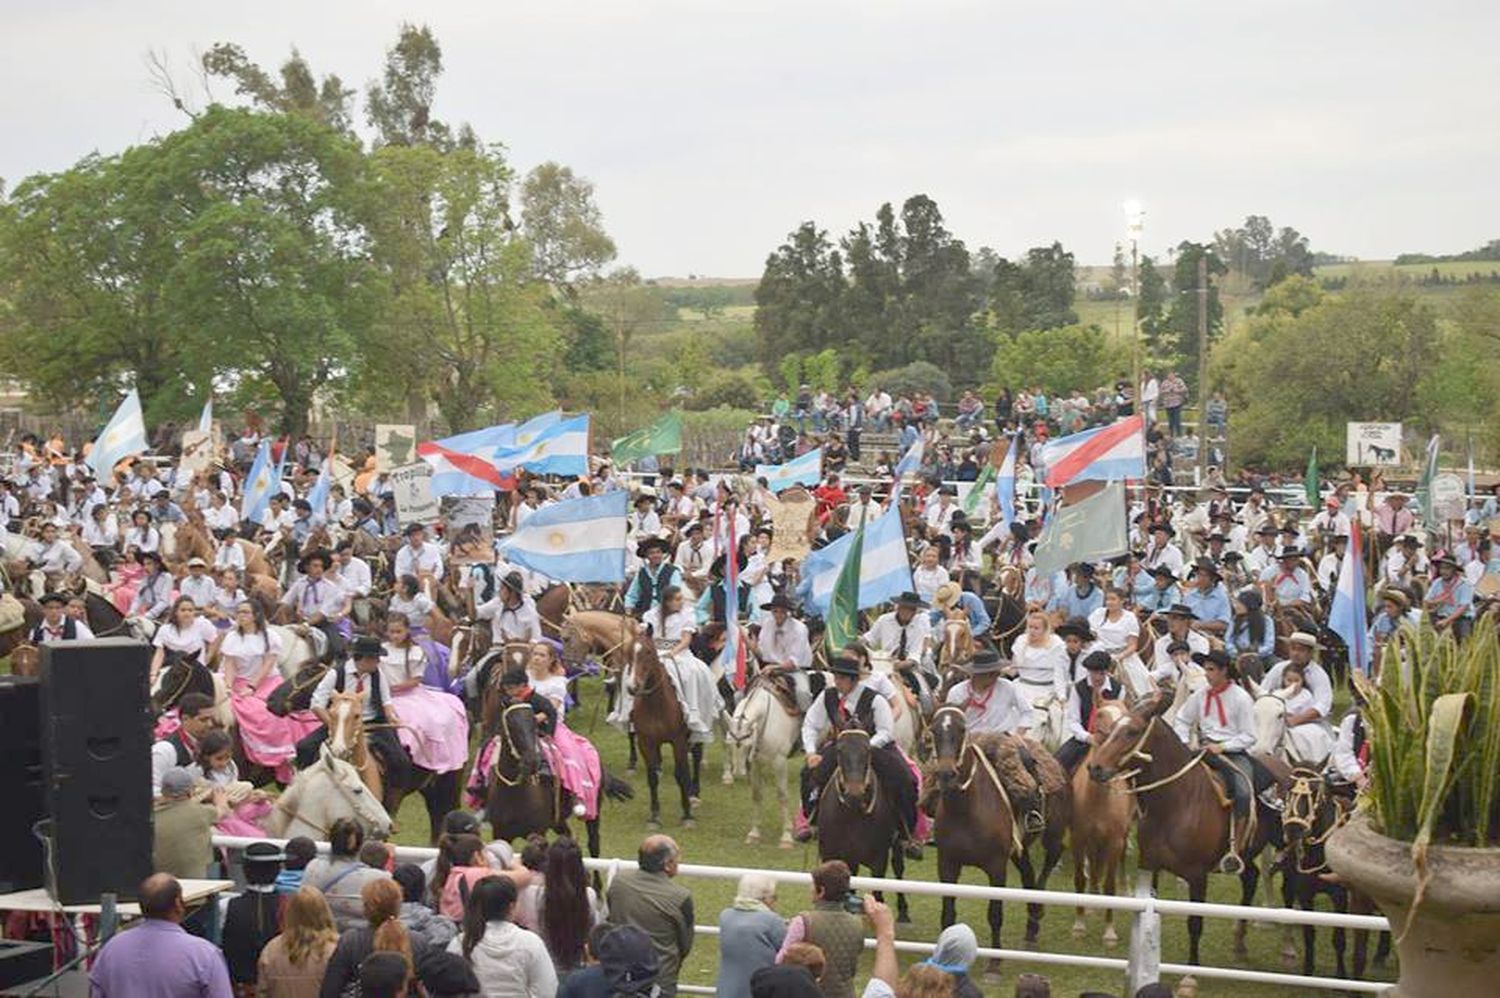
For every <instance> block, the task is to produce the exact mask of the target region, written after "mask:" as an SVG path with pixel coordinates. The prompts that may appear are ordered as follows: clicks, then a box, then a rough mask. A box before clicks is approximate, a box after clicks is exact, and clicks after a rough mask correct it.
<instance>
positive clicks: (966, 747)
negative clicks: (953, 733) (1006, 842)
mask: <svg viewBox="0 0 1500 998" xmlns="http://www.w3.org/2000/svg"><path fill="white" fill-rule="evenodd" d="M948 710H951V711H956V712H957V713H958V714H960V715H962V714H963V708H961V707H958V706H957V705H954V704H947V705H945V706H942V707H939V708H938V709H937V710H936V711H934V712H933V715H932V720H931V721H929V722H928V728H927V730H928V732H929V734H930V733H931V731H932V723H933V722H935V721H936V720H937V718H938V715H939V714H941V713H943V712H944V711H948ZM965 755H972V756H973V757H974V759H975V764H974V765H971V766H970V767H969V777H968V779H966V780H964V781H963V782H961V783H960V784H959V785H958V791H959V793H968V792H969V788H970V787H972V786H973V785H974V781H975V780H976V779H977V778H978V777H979V771H980V769H981V768H983V770H984V773H985V775H986V776H988V777H989V779H990V783H992V784H994V787H995V792H996V793H998V794H999V795H1000V803H1001V804H1003V805H1005V809H1006V811H1008V812H1010V815H1011V823H1010V837H1011V841H1012V843H1014V844H1015V846H1016V849H1017V850H1021V849H1024V848H1025V843H1024V842H1023V841H1022V838H1021V831H1020V828H1019V824H1020V823H1019V822H1017V821H1016V820H1015V813H1016V808H1015V805H1014V804H1012V803H1011V799H1010V794H1008V793H1006V791H1005V783H1004V781H1002V780H1001V779H1000V774H999V773H998V772H996V771H995V765H994V763H992V762H990V759H989V756H987V755H985V754H984V753H983V752H982V751H980V750H979V747H978V746H977V745H975V744H974V743H973V742H971V741H969V729H968V726H967V723H966V724H965V726H964V738H963V741H962V742H960V743H959V746H958V752H957V754H956V756H955V768H957V766H959V765H962V764H963V760H964V756H965ZM1037 789H1038V790H1039V791H1040V790H1041V784H1040V782H1038V784H1037Z"/></svg>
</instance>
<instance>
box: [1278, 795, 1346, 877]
mask: <svg viewBox="0 0 1500 998" xmlns="http://www.w3.org/2000/svg"><path fill="white" fill-rule="evenodd" d="M1327 796H1328V789H1327V786H1326V785H1325V783H1324V781H1323V777H1322V775H1320V774H1318V773H1315V772H1313V771H1312V770H1309V769H1294V770H1292V785H1291V788H1290V789H1289V790H1287V792H1286V802H1285V805H1284V806H1283V808H1282V814H1281V823H1282V825H1283V826H1286V825H1294V826H1296V827H1299V828H1301V829H1302V830H1303V833H1302V838H1301V840H1300V841H1301V842H1302V843H1303V844H1304V845H1305V846H1308V847H1317V846H1321V845H1323V843H1325V842H1327V841H1328V839H1329V837H1330V836H1332V835H1333V833H1334V832H1336V831H1338V830H1339V829H1340V828H1342V827H1344V825H1345V824H1346V823H1348V821H1349V816H1350V809H1348V808H1344V807H1340V806H1339V805H1338V802H1337V801H1335V802H1334V809H1333V810H1334V820H1333V821H1332V822H1331V823H1330V824H1329V826H1328V828H1327V829H1325V830H1324V832H1323V834H1321V835H1314V834H1313V826H1314V825H1316V824H1317V820H1318V808H1319V807H1320V805H1321V804H1322V802H1323V800H1324V799H1326V798H1327ZM1302 800H1307V801H1309V804H1308V809H1307V816H1306V817H1303V816H1302V815H1301V814H1300V813H1294V810H1293V803H1294V802H1295V801H1302ZM1306 854H1307V849H1299V850H1298V855H1297V860H1296V862H1297V872H1298V873H1302V874H1307V875H1316V874H1320V873H1323V872H1325V871H1327V869H1328V862H1327V860H1324V862H1323V863H1321V864H1319V865H1318V866H1315V867H1311V868H1309V867H1306V866H1304V865H1303V859H1304V858H1305V856H1306Z"/></svg>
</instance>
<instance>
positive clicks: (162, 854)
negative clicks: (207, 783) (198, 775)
mask: <svg viewBox="0 0 1500 998" xmlns="http://www.w3.org/2000/svg"><path fill="white" fill-rule="evenodd" d="M212 800H213V803H212V804H201V803H199V802H198V801H196V800H194V799H193V773H192V771H191V770H189V769H188V768H187V767H185V766H176V767H174V768H172V769H169V770H167V772H166V774H165V775H164V776H162V778H161V798H160V799H158V800H157V802H156V808H155V810H154V812H153V815H152V826H153V830H154V833H153V835H152V840H151V865H152V866H154V867H156V869H157V870H158V871H160V872H163V873H170V874H172V876H174V877H181V878H182V879H184V880H194V879H198V878H201V877H203V876H205V875H206V874H207V873H208V864H209V863H210V862H212V860H213V834H214V822H216V821H218V820H220V819H221V818H223V817H224V815H226V814H228V813H229V805H228V804H227V803H226V802H225V799H224V791H223V790H222V789H215V790H214V791H213V794H212Z"/></svg>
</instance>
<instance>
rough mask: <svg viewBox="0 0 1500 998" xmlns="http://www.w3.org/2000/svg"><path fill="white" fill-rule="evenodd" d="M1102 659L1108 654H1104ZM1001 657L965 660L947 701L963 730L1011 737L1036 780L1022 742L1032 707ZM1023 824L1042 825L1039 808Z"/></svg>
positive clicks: (985, 654)
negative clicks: (963, 673) (964, 675)
mask: <svg viewBox="0 0 1500 998" xmlns="http://www.w3.org/2000/svg"><path fill="white" fill-rule="evenodd" d="M1104 657H1105V658H1106V659H1108V658H1109V656H1108V655H1105V656H1104ZM1008 664H1009V663H1007V662H1006V661H1005V659H1003V658H1001V657H1000V654H999V653H998V652H995V651H992V650H990V649H988V648H984V649H981V650H980V651H978V652H977V653H976V654H975V655H974V660H973V661H972V662H970V663H969V667H968V671H969V678H968V679H966V680H964V681H963V682H961V683H958V684H956V685H955V686H954V687H953V688H952V689H950V690H949V691H948V699H947V701H946V702H947V703H948V704H949V705H950V706H954V707H958V708H959V709H960V710H962V711H963V712H964V722H965V730H966V731H967V732H968V733H969V735H970V736H973V735H1009V736H1011V737H1012V738H1013V740H1014V742H1015V746H1016V752H1017V754H1018V755H1019V756H1020V759H1021V764H1022V765H1024V766H1025V767H1026V771H1027V772H1029V773H1030V774H1031V775H1032V778H1033V779H1035V780H1036V781H1037V782H1038V783H1041V775H1040V773H1039V772H1038V771H1037V768H1036V759H1034V758H1033V757H1032V755H1031V750H1030V748H1029V747H1028V746H1027V743H1026V732H1027V731H1028V730H1029V729H1030V727H1031V720H1032V707H1031V705H1030V704H1028V703H1027V702H1026V698H1025V697H1024V696H1023V695H1022V694H1021V690H1020V687H1018V686H1017V685H1016V684H1015V683H1013V682H1012V681H1011V680H1009V679H1003V678H1001V676H1000V673H1001V672H1003V671H1005V669H1006V667H1007V665H1008ZM1024 817H1025V820H1026V823H1027V824H1028V825H1029V826H1030V827H1032V828H1036V829H1040V828H1042V827H1043V826H1044V825H1045V824H1046V820H1045V818H1044V817H1043V816H1042V813H1041V811H1040V810H1036V809H1032V810H1031V811H1028V812H1027V813H1026V815H1025V816H1024Z"/></svg>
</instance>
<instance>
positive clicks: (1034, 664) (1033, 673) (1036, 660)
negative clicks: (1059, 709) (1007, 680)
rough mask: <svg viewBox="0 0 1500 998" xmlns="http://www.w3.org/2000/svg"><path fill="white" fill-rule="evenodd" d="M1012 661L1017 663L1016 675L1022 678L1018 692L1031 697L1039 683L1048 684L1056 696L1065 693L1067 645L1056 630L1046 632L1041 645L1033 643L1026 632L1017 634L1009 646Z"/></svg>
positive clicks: (1033, 695)
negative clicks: (1049, 632) (1045, 637)
mask: <svg viewBox="0 0 1500 998" xmlns="http://www.w3.org/2000/svg"><path fill="white" fill-rule="evenodd" d="M1010 657H1011V661H1013V662H1014V663H1015V666H1016V678H1017V679H1018V680H1020V682H1021V695H1022V696H1023V697H1026V698H1027V699H1034V698H1035V697H1037V696H1038V695H1040V694H1041V690H1040V689H1039V687H1045V686H1050V687H1052V689H1053V691H1054V692H1055V693H1056V694H1057V696H1058V698H1059V699H1066V698H1067V695H1068V678H1069V671H1070V670H1069V669H1068V647H1067V645H1065V644H1063V639H1062V638H1060V637H1058V636H1057V635H1056V634H1049V635H1047V640H1046V642H1044V643H1043V644H1042V646H1041V647H1040V648H1035V647H1032V645H1031V644H1030V643H1029V642H1028V640H1027V636H1026V634H1025V633H1022V634H1019V635H1017V636H1016V640H1015V642H1014V643H1012V644H1011V646H1010Z"/></svg>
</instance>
